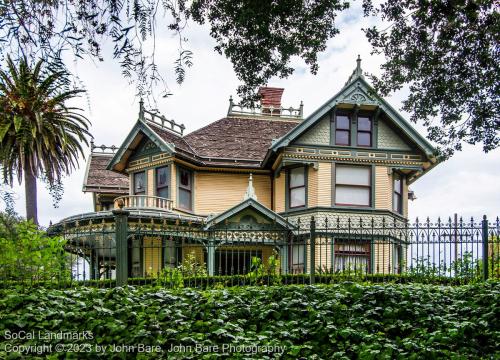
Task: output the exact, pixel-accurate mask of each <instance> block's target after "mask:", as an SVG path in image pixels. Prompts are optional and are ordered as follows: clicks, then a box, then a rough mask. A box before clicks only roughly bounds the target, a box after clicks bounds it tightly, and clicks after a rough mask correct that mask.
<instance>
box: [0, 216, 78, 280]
mask: <svg viewBox="0 0 500 360" xmlns="http://www.w3.org/2000/svg"><path fill="white" fill-rule="evenodd" d="M65 242H66V241H65V240H64V239H62V238H61V237H48V236H47V234H46V233H45V232H44V231H43V230H39V229H38V227H37V226H36V225H35V224H33V223H32V222H29V221H25V220H22V219H20V218H18V217H15V216H12V215H9V214H5V213H0V253H1V254H2V256H0V279H2V280H4V281H5V280H10V281H25V282H36V281H47V280H63V279H64V280H67V279H69V277H70V273H71V272H70V267H69V263H68V258H67V254H66V253H65V252H64V245H65Z"/></svg>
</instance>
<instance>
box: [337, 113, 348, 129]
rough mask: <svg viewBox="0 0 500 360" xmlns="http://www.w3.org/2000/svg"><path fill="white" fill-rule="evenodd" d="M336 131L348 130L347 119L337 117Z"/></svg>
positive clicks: (340, 116)
mask: <svg viewBox="0 0 500 360" xmlns="http://www.w3.org/2000/svg"><path fill="white" fill-rule="evenodd" d="M337 129H344V130H349V117H347V116H345V115H337Z"/></svg>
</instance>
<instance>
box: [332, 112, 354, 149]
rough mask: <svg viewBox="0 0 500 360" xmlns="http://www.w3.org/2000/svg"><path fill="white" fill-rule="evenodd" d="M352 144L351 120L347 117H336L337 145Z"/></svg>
mask: <svg viewBox="0 0 500 360" xmlns="http://www.w3.org/2000/svg"><path fill="white" fill-rule="evenodd" d="M350 144H351V120H350V119H349V116H347V115H337V116H336V117H335V145H347V146H349V145H350Z"/></svg>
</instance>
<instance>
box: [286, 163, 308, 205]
mask: <svg viewBox="0 0 500 360" xmlns="http://www.w3.org/2000/svg"><path fill="white" fill-rule="evenodd" d="M305 206H306V167H303V166H302V167H297V168H293V169H290V170H288V207H289V208H290V209H294V208H300V207H305Z"/></svg>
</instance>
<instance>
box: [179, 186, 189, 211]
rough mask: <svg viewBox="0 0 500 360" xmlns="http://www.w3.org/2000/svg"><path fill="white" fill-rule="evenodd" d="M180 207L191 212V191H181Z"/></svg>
mask: <svg viewBox="0 0 500 360" xmlns="http://www.w3.org/2000/svg"><path fill="white" fill-rule="evenodd" d="M179 207H180V208H182V209H186V210H191V191H188V190H184V189H182V188H180V189H179Z"/></svg>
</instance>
